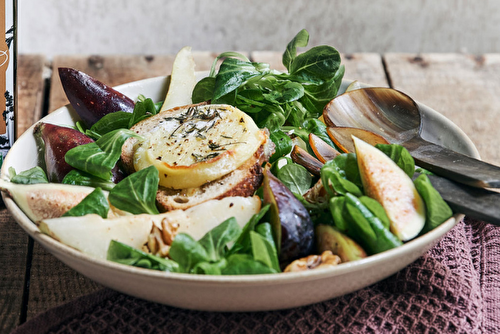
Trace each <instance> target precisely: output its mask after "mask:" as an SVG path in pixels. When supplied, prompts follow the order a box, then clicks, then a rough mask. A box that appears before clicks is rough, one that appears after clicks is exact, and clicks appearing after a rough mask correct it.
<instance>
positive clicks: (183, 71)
mask: <svg viewBox="0 0 500 334" xmlns="http://www.w3.org/2000/svg"><path fill="white" fill-rule="evenodd" d="M194 68H195V63H194V58H193V54H192V53H191V47H190V46H185V47H183V48H182V49H181V50H180V51H179V52H178V53H177V55H176V56H175V60H174V64H173V66H172V74H171V76H170V86H169V88H168V92H167V96H166V97H165V101H164V102H163V106H162V107H161V111H165V110H169V109H172V108H174V107H180V106H185V105H188V104H192V103H193V102H192V99H191V96H192V95H193V89H194V86H195V85H196V77H195V71H194Z"/></svg>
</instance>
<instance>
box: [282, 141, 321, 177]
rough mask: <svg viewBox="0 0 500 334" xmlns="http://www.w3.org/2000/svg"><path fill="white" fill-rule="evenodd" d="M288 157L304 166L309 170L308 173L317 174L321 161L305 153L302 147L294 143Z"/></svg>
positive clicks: (319, 170)
mask: <svg viewBox="0 0 500 334" xmlns="http://www.w3.org/2000/svg"><path fill="white" fill-rule="evenodd" d="M290 157H291V158H292V160H293V162H295V163H296V164H299V165H301V166H304V167H305V168H306V169H307V170H308V171H309V173H311V174H314V175H316V176H319V174H320V172H321V167H322V166H323V163H322V162H321V161H319V160H318V159H316V158H315V157H313V156H312V155H310V154H309V153H307V151H306V150H304V149H303V148H300V147H299V146H297V145H295V146H294V147H293V150H292V153H291V154H290Z"/></svg>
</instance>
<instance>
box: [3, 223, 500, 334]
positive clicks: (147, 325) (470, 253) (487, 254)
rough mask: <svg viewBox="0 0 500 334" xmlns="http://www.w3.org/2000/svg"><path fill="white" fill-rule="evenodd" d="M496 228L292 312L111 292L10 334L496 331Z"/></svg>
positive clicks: (461, 227)
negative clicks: (172, 302) (225, 308)
mask: <svg viewBox="0 0 500 334" xmlns="http://www.w3.org/2000/svg"><path fill="white" fill-rule="evenodd" d="M499 241H500V228H497V227H494V226H492V225H488V224H485V223H483V222H478V221H473V220H471V219H468V218H466V219H465V222H460V223H459V224H458V225H457V226H456V227H455V228H454V229H453V230H452V231H450V232H449V233H448V234H447V235H446V236H445V237H444V238H443V239H442V240H441V241H440V242H439V243H438V244H437V245H436V246H435V247H434V248H433V249H431V250H430V251H429V252H428V253H427V254H426V255H424V256H423V257H421V258H420V259H418V260H417V261H416V262H414V263H413V264H411V265H410V266H408V267H407V268H405V269H403V270H401V271H400V272H398V273H397V274H395V275H393V276H391V277H389V278H387V279H385V280H383V281H381V282H379V283H377V284H374V285H372V286H370V287H367V288H365V289H362V290H359V291H357V292H354V293H351V294H348V295H345V296H342V297H339V298H335V299H332V300H329V301H326V302H323V303H318V304H314V305H310V306H305V307H300V308H295V309H291V310H283V311H273V312H254V313H212V312H200V311H190V310H182V309H178V308H174V307H169V306H164V305H160V304H156V303H152V302H148V301H144V300H141V299H138V298H134V297H130V296H126V295H123V294H121V293H118V292H114V291H112V290H109V289H103V290H100V291H98V292H96V293H93V294H90V295H87V296H84V297H81V298H79V299H77V300H74V301H72V302H69V303H67V304H65V305H62V306H59V307H56V308H54V309H51V310H49V311H47V312H45V313H42V314H40V315H39V316H37V317H36V318H34V319H31V320H30V321H28V322H26V323H25V324H23V325H21V326H20V327H18V328H17V329H16V330H15V331H14V332H13V333H15V334H20V333H30V334H36V333H500V269H499V268H500V266H499V263H500V245H499Z"/></svg>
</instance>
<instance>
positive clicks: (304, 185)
mask: <svg viewBox="0 0 500 334" xmlns="http://www.w3.org/2000/svg"><path fill="white" fill-rule="evenodd" d="M276 177H277V178H278V179H279V180H280V181H281V182H282V183H283V184H284V185H285V186H286V187H287V188H288V189H290V191H291V192H292V193H294V194H299V195H303V194H304V193H305V192H306V191H308V190H309V188H311V183H312V175H311V173H309V172H308V171H307V169H306V168H305V167H304V166H301V165H299V164H296V163H291V164H286V165H285V166H283V167H282V168H281V169H280V170H279V171H278V175H276Z"/></svg>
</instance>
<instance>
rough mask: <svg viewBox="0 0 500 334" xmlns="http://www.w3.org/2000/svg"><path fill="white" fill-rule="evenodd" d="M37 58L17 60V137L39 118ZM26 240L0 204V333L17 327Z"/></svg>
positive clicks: (40, 73)
mask: <svg viewBox="0 0 500 334" xmlns="http://www.w3.org/2000/svg"><path fill="white" fill-rule="evenodd" d="M44 61H45V58H44V57H43V56H41V55H29V56H24V55H21V56H20V57H19V58H18V72H17V77H18V99H17V100H18V112H17V118H16V122H17V127H18V128H17V133H18V135H19V134H21V133H22V132H24V130H26V129H27V128H28V127H29V126H31V125H32V124H33V122H34V121H35V120H36V119H39V118H40V116H41V114H42V97H43V80H42V78H43V69H44ZM28 240H29V237H28V235H27V234H26V232H24V231H23V230H22V229H21V227H20V226H19V225H17V223H16V222H15V221H14V219H13V218H12V217H11V216H10V214H9V213H8V211H7V209H5V205H4V204H3V202H1V203H0V259H2V270H0V314H1V316H0V333H10V332H11V331H12V329H14V327H16V326H17V325H19V323H20V316H21V312H22V303H23V288H24V286H25V274H26V265H27V259H28Z"/></svg>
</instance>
